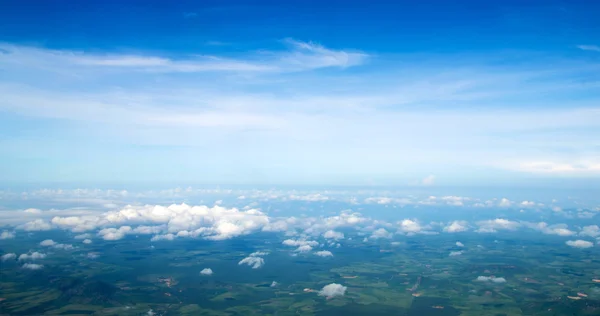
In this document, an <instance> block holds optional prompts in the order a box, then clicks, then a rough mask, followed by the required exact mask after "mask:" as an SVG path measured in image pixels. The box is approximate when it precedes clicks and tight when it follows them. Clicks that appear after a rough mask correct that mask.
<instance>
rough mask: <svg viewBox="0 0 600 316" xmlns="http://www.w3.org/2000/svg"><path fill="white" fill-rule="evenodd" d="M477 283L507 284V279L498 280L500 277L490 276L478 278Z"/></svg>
mask: <svg viewBox="0 0 600 316" xmlns="http://www.w3.org/2000/svg"><path fill="white" fill-rule="evenodd" d="M477 281H480V282H493V283H505V282H506V279H505V278H498V277H493V276H492V277H489V276H478V277H477Z"/></svg>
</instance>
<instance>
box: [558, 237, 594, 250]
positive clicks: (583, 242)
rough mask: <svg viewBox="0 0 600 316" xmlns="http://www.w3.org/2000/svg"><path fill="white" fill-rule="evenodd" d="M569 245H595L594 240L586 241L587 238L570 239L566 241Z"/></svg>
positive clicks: (578, 246) (586, 246)
mask: <svg viewBox="0 0 600 316" xmlns="http://www.w3.org/2000/svg"><path fill="white" fill-rule="evenodd" d="M565 243H566V244H567V245H568V246H571V247H575V248H590V247H593V246H594V244H593V243H592V242H589V241H586V240H581V239H578V240H568V241H566V242H565Z"/></svg>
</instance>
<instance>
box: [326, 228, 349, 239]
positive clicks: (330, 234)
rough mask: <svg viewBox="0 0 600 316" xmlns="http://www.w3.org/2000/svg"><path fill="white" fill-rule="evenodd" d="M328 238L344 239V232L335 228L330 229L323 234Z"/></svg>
mask: <svg viewBox="0 0 600 316" xmlns="http://www.w3.org/2000/svg"><path fill="white" fill-rule="evenodd" d="M323 237H325V238H326V239H335V240H340V239H344V233H340V232H336V231H334V230H328V231H326V232H325V233H324V234H323Z"/></svg>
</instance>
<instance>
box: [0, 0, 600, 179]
mask: <svg viewBox="0 0 600 316" xmlns="http://www.w3.org/2000/svg"><path fill="white" fill-rule="evenodd" d="M1 6H2V8H3V9H2V10H0V29H1V30H2V32H0V93H1V94H2V95H3V97H2V98H1V100H0V183H1V184H2V185H3V186H11V185H17V184H23V183H85V184H94V183H114V184H123V183H144V184H148V183H157V184H161V183H173V184H180V183H217V184H219V183H220V184H268V185H270V184H318V185H321V184H336V185H340V184H355V185H373V184H375V185H377V184H381V185H402V186H405V185H412V186H453V185H476V186H481V185H495V184H501V185H519V186H540V185H555V186H563V187H574V186H580V187H588V188H589V187H590V186H592V187H594V186H595V187H597V186H598V184H599V183H600V181H599V180H600V143H599V139H600V123H599V122H600V103H599V101H600V81H599V79H600V78H599V77H600V76H599V75H598V74H599V73H600V72H599V70H600V38H599V37H598V36H597V34H600V21H598V19H597V16H595V12H598V11H599V10H600V4H598V3H595V2H593V1H568V2H567V1H527V2H526V4H523V2H522V1H502V2H494V3H490V2H485V3H484V2H481V1H458V2H457V1H454V2H448V1H423V2H420V4H415V3H412V2H402V1H400V2H394V3H392V2H391V1H385V2H383V1H381V2H369V3H368V4H366V2H352V1H350V2H348V1H345V2H341V1H328V2H327V3H326V4H323V3H320V2H311V1H288V2H281V1H278V2H276V1H272V2H259V3H257V4H254V5H248V4H247V3H246V2H227V1H214V2H209V1H202V2H201V3H200V2H192V1H189V2H186V1H178V2H177V3H167V2H162V1H160V2H159V1H129V2H126V3H118V2H111V1H109V2H106V1H103V2H100V1H99V2H72V1H18V2H14V1H13V2H9V1H2V5H1Z"/></svg>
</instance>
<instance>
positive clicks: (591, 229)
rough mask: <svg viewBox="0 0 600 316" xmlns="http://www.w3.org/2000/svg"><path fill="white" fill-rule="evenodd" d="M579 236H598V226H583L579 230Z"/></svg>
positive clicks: (599, 231) (599, 228)
mask: <svg viewBox="0 0 600 316" xmlns="http://www.w3.org/2000/svg"><path fill="white" fill-rule="evenodd" d="M579 235H580V236H588V237H598V236H600V227H598V225H590V226H584V227H583V228H582V229H581V231H580V232H579Z"/></svg>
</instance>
